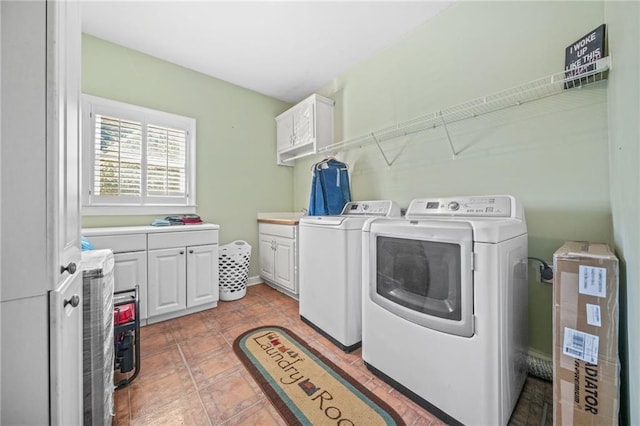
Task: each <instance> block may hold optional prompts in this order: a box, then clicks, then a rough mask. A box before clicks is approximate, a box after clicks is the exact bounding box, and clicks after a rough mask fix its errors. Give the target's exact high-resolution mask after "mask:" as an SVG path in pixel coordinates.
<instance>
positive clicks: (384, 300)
mask: <svg viewBox="0 0 640 426" xmlns="http://www.w3.org/2000/svg"><path fill="white" fill-rule="evenodd" d="M362 236H363V247H364V248H363V250H364V251H363V277H362V280H363V300H362V308H363V324H362V358H363V360H364V361H365V363H366V365H367V366H368V368H369V369H370V370H372V371H373V372H374V373H376V374H377V375H379V376H381V377H382V378H383V379H385V380H386V381H388V382H389V383H390V384H392V385H393V386H394V387H396V388H397V389H399V390H400V391H401V392H403V393H405V394H407V395H408V396H409V397H411V398H412V399H414V400H415V401H416V402H418V403H419V404H421V405H423V406H424V407H425V408H427V409H428V410H429V411H431V412H432V413H433V414H435V415H437V416H439V417H441V419H442V420H444V421H446V422H447V423H450V424H457V423H463V424H467V425H491V426H493V425H506V424H507V422H508V421H509V418H510V415H511V412H512V411H513V408H514V406H515V404H516V402H517V400H518V396H519V394H520V391H521V390H522V386H523V384H524V381H525V379H526V375H527V352H528V319H527V311H528V307H527V228H526V223H525V218H524V210H523V208H522V205H521V204H520V203H519V202H518V201H517V200H516V199H515V198H513V197H511V196H471V197H451V198H434V199H416V200H413V201H412V202H411V204H410V205H409V208H408V209H407V213H406V216H405V218H404V219H371V220H370V221H368V222H367V223H366V224H365V225H364V228H363V231H362Z"/></svg>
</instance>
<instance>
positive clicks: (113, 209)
mask: <svg viewBox="0 0 640 426" xmlns="http://www.w3.org/2000/svg"><path fill="white" fill-rule="evenodd" d="M195 213H196V206H170V205H169V206H167V205H165V206H163V205H150V206H123V205H111V206H82V210H81V214H82V216H107V215H108V216H116V215H121V216H125V215H127V216H132V215H154V214H158V215H172V214H195Z"/></svg>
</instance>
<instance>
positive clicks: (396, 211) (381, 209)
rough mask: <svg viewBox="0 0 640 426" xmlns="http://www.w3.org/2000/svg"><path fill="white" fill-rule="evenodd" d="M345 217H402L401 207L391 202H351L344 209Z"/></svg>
mask: <svg viewBox="0 0 640 426" xmlns="http://www.w3.org/2000/svg"><path fill="white" fill-rule="evenodd" d="M341 214H342V215H345V216H394V217H398V216H400V207H399V206H398V205H397V204H396V203H394V202H393V201H391V200H379V201H350V202H348V203H347V204H345V206H344V208H343V209H342V213H341Z"/></svg>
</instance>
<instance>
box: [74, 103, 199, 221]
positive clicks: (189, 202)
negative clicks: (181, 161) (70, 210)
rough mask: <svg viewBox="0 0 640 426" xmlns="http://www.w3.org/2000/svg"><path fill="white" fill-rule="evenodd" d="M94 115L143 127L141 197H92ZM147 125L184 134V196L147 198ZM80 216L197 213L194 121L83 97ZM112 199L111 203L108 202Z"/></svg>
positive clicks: (149, 196) (125, 104)
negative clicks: (176, 130) (181, 131)
mask: <svg viewBox="0 0 640 426" xmlns="http://www.w3.org/2000/svg"><path fill="white" fill-rule="evenodd" d="M96 114H101V115H106V116H111V117H114V118H118V119H124V120H131V121H136V122H140V123H141V124H142V146H141V150H142V154H141V157H142V158H141V168H142V169H143V170H142V172H141V187H142V188H141V190H142V194H141V197H131V196H125V195H119V196H114V197H108V198H107V197H104V196H102V197H101V196H96V195H93V188H94V179H95V174H94V171H95V133H94V132H95V121H96V120H95V117H96ZM149 125H154V126H159V127H166V128H172V129H178V130H185V131H186V133H187V134H186V143H185V145H186V146H185V195H184V196H177V197H176V196H174V197H172V196H154V195H147V182H146V175H147V174H146V170H145V168H146V167H147V152H146V146H147V140H146V139H147V138H146V135H147V128H148V126H149ZM82 126H83V131H82V152H83V155H82V168H81V170H82V188H83V189H82V207H81V208H82V214H83V215H86V216H91V215H144V214H187V213H195V212H196V207H197V204H196V119H195V118H191V117H185V116H182V115H177V114H172V113H169V112H164V111H158V110H154V109H150V108H145V107H141V106H138V105H133V104H128V103H124V102H119V101H114V100H111V99H106V98H101V97H97V96H92V95H87V94H83V95H82ZM109 198H111V199H109Z"/></svg>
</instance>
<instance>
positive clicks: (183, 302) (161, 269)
mask: <svg viewBox="0 0 640 426" xmlns="http://www.w3.org/2000/svg"><path fill="white" fill-rule="evenodd" d="M185 257H186V256H185V251H184V248H170V249H162V250H149V253H148V256H147V259H148V263H149V265H148V267H149V282H150V283H152V284H151V286H149V288H148V292H147V295H148V300H147V309H148V312H149V316H150V317H154V316H158V315H162V314H167V313H170V312H176V311H181V310H184V309H186V308H187V293H186V286H187V275H186V272H187V264H186V260H185Z"/></svg>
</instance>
